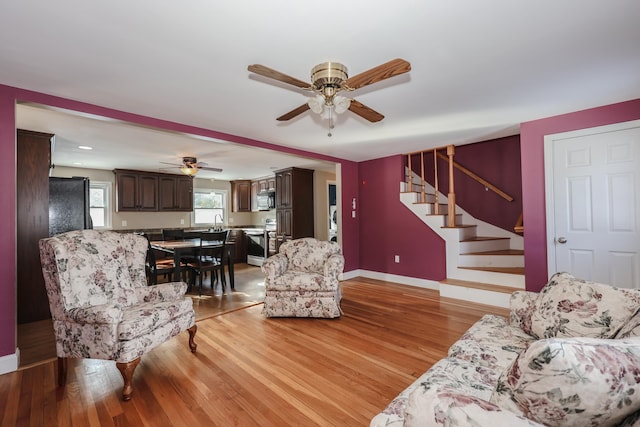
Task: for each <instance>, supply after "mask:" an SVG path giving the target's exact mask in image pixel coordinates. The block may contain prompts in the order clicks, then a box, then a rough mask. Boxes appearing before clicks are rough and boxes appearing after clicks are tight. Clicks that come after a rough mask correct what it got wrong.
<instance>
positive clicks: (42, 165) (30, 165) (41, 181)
mask: <svg viewBox="0 0 640 427" xmlns="http://www.w3.org/2000/svg"><path fill="white" fill-rule="evenodd" d="M52 139H53V135H51V134H47V133H40V132H33V131H28V130H22V129H18V131H17V145H16V150H17V159H16V165H17V170H18V172H19V173H18V174H17V176H16V193H17V196H16V203H17V205H16V212H17V218H16V258H17V260H16V276H17V277H16V279H17V284H16V287H17V289H16V293H17V312H18V323H29V322H35V321H38V320H44V319H48V318H50V317H51V313H50V312H49V300H48V299H47V292H46V289H45V287H44V277H43V276H42V269H41V268H40V261H39V260H40V250H39V247H38V242H39V240H40V239H42V238H46V237H49V168H50V166H51V143H52Z"/></svg>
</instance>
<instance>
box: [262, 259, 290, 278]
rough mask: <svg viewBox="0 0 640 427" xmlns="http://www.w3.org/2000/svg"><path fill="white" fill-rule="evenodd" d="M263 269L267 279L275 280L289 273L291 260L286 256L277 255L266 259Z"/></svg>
mask: <svg viewBox="0 0 640 427" xmlns="http://www.w3.org/2000/svg"><path fill="white" fill-rule="evenodd" d="M261 268H262V272H263V273H264V275H265V276H267V279H275V278H276V277H278V276H282V274H283V273H284V272H285V271H287V268H289V260H288V259H287V256H286V255H285V254H280V253H279V254H275V255H272V256H270V257H269V258H267V259H265V260H264V262H263V263H262V267H261Z"/></svg>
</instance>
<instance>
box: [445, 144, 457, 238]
mask: <svg viewBox="0 0 640 427" xmlns="http://www.w3.org/2000/svg"><path fill="white" fill-rule="evenodd" d="M454 154H455V147H454V146H453V145H447V156H448V157H449V194H448V196H447V198H448V199H449V205H448V210H447V218H448V220H447V227H455V225H456V192H455V186H454V183H453V155H454Z"/></svg>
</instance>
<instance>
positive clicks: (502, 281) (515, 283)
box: [447, 267, 525, 289]
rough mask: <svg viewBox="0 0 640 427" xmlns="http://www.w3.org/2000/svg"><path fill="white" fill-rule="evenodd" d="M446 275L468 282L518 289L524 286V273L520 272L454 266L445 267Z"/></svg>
mask: <svg viewBox="0 0 640 427" xmlns="http://www.w3.org/2000/svg"><path fill="white" fill-rule="evenodd" d="M447 277H449V278H451V279H458V280H466V281H468V282H479V283H491V284H492V285H498V286H508V287H511V288H519V289H524V288H525V283H524V275H522V274H510V273H497V272H495V271H481V270H469V269H466V268H457V267H456V268H451V269H447Z"/></svg>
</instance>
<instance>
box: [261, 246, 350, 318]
mask: <svg viewBox="0 0 640 427" xmlns="http://www.w3.org/2000/svg"><path fill="white" fill-rule="evenodd" d="M343 269H344V257H343V256H342V249H341V248H340V246H339V245H338V244H337V243H335V242H325V241H320V240H316V239H314V238H304V239H297V240H289V241H287V242H284V243H283V244H282V245H280V252H279V253H277V254H275V255H273V256H270V257H269V258H267V259H266V260H265V261H264V263H263V264H262V271H263V273H264V274H265V276H266V277H265V299H264V309H263V313H264V314H265V315H266V316H267V317H325V318H332V317H340V315H341V311H340V300H341V299H342V293H341V290H340V282H339V279H338V276H339V275H340V274H341V273H342V270H343Z"/></svg>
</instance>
